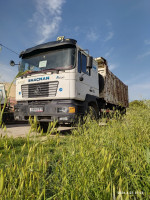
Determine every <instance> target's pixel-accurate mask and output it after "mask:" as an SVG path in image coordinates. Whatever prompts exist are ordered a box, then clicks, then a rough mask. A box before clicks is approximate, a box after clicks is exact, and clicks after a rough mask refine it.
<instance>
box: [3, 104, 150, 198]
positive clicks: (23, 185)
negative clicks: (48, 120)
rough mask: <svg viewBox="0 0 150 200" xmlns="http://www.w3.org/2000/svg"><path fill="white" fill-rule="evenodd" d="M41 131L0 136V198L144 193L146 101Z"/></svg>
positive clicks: (148, 163) (148, 162)
mask: <svg viewBox="0 0 150 200" xmlns="http://www.w3.org/2000/svg"><path fill="white" fill-rule="evenodd" d="M49 131H50V129H49ZM50 132H51V131H50ZM46 137H47V139H46V140H45V141H41V140H40V137H33V138H29V137H27V138H24V139H23V138H17V139H14V138H8V137H1V138H0V200H34V199H36V200H38V199H39V200H40V199H41V200H45V199H47V200H50V199H55V200H61V199H64V200H84V199H85V200H109V199H110V200H113V199H118V200H121V199H122V200H124V199H125V200H127V199H142V200H143V199H147V200H149V199H150V102H149V101H134V102H131V103H130V108H128V109H127V114H126V115H125V116H123V117H120V118H117V119H116V118H113V119H111V120H109V121H108V122H107V125H106V126H99V125H98V123H97V122H96V121H92V120H90V119H89V118H87V120H86V122H85V124H83V125H78V128H77V129H75V130H73V131H72V133H71V134H67V135H64V136H63V137H61V136H60V135H59V133H56V134H55V135H54V136H53V137H52V136H50V134H47V136H46Z"/></svg>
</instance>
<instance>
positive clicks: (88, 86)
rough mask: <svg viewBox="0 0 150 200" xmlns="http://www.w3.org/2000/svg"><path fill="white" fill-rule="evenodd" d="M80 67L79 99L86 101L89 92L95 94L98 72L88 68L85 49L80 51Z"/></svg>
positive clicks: (78, 72) (78, 71) (78, 78)
mask: <svg viewBox="0 0 150 200" xmlns="http://www.w3.org/2000/svg"><path fill="white" fill-rule="evenodd" d="M77 63H78V67H77V68H78V69H77V81H76V93H77V99H79V100H82V101H84V100H85V97H86V95H87V94H90V95H95V92H96V91H95V89H96V88H95V86H96V84H95V83H96V80H94V77H95V76H96V73H93V70H92V69H91V70H90V71H89V69H87V67H86V66H87V55H86V54H85V52H84V51H80V50H79V51H78V62H77Z"/></svg>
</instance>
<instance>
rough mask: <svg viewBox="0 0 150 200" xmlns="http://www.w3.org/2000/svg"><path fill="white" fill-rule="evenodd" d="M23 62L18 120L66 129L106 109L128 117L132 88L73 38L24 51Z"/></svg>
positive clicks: (22, 53) (17, 93)
mask: <svg viewBox="0 0 150 200" xmlns="http://www.w3.org/2000/svg"><path fill="white" fill-rule="evenodd" d="M20 58H21V62H20V65H19V72H20V77H18V78H17V80H16V101H17V104H16V105H15V120H22V121H27V120H29V117H30V116H31V117H34V116H36V119H37V120H38V122H39V123H40V124H42V123H45V122H46V123H48V122H51V121H54V120H55V121H58V123H60V124H67V123H72V122H74V121H75V120H76V119H77V118H78V117H80V116H84V115H85V114H86V113H88V112H91V113H92V114H93V116H95V118H98V117H100V116H101V114H102V112H104V110H105V111H108V110H113V109H118V110H120V112H124V113H125V110H126V108H127V107H128V86H126V85H125V84H124V83H123V82H122V81H121V80H119V79H118V78H117V77H116V76H115V75H114V74H113V73H112V72H111V71H110V70H109V69H108V65H107V61H106V59H104V58H102V57H99V58H95V59H94V58H93V57H92V56H90V55H89V51H88V50H84V49H82V48H81V47H80V46H78V44H77V41H76V40H74V39H65V37H58V38H57V40H56V41H53V42H48V43H45V44H40V45H37V46H34V47H32V48H28V49H26V50H25V51H22V52H21V53H20ZM10 64H11V65H12V66H14V65H15V62H14V61H11V63H10Z"/></svg>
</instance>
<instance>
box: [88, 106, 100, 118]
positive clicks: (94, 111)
mask: <svg viewBox="0 0 150 200" xmlns="http://www.w3.org/2000/svg"><path fill="white" fill-rule="evenodd" d="M96 108H97V107H94V106H88V115H89V116H90V118H91V119H92V120H97V119H98V109H96Z"/></svg>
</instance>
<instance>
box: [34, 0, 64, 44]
mask: <svg viewBox="0 0 150 200" xmlns="http://www.w3.org/2000/svg"><path fill="white" fill-rule="evenodd" d="M35 2H36V12H35V13H34V14H33V18H32V19H31V20H30V22H31V23H32V25H34V26H36V27H37V28H36V31H37V34H38V37H39V40H38V42H37V43H38V44H40V43H43V42H45V41H46V40H47V39H50V38H52V37H53V36H55V35H56V34H57V32H58V30H59V26H60V22H61V20H62V17H61V13H62V6H63V4H64V3H65V0H35Z"/></svg>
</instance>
